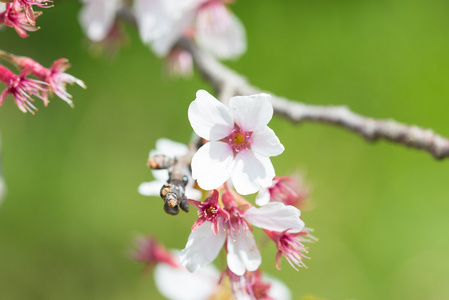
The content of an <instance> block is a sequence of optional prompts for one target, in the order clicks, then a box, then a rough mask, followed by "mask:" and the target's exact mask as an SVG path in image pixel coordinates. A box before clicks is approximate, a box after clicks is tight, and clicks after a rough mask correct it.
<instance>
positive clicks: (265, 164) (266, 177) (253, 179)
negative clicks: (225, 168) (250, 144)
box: [231, 151, 275, 195]
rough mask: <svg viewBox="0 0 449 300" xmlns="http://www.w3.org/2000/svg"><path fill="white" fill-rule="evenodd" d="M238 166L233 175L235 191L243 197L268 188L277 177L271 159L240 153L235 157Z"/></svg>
mask: <svg viewBox="0 0 449 300" xmlns="http://www.w3.org/2000/svg"><path fill="white" fill-rule="evenodd" d="M235 161H236V165H235V169H234V171H233V172H232V174H231V179H232V183H233V184H234V187H235V190H236V191H237V193H239V194H241V195H248V194H253V193H255V192H257V191H258V190H259V189H260V187H268V186H270V185H271V183H272V181H273V177H274V175H275V173H274V168H273V164H272V163H271V161H270V159H269V158H267V157H263V156H260V155H258V154H257V153H254V152H252V151H246V152H244V153H238V154H237V155H236V157H235Z"/></svg>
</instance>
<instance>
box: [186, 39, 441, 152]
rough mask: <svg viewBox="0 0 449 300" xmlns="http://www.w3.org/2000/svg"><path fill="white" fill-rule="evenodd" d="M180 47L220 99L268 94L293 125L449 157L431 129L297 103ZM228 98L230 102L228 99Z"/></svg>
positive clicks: (195, 50)
mask: <svg viewBox="0 0 449 300" xmlns="http://www.w3.org/2000/svg"><path fill="white" fill-rule="evenodd" d="M178 46H179V47H181V48H183V49H185V50H186V51H188V52H190V53H191V55H192V57H193V60H194V62H195V65H196V67H197V69H198V70H199V71H200V72H201V74H202V75H203V77H204V78H205V79H206V80H207V81H209V82H210V83H211V84H212V85H213V86H214V88H215V90H216V92H217V94H218V95H219V99H220V100H222V101H225V102H226V101H227V100H228V99H229V98H228V97H230V96H236V95H250V94H256V93H261V92H265V93H268V94H271V96H272V103H273V108H274V111H275V113H276V114H278V115H280V116H283V117H285V118H287V119H288V120H290V121H291V122H293V123H301V122H306V121H314V122H320V123H327V124H332V125H335V126H338V127H342V128H345V129H348V130H350V131H352V132H354V133H356V134H358V135H360V136H362V137H363V138H365V139H366V140H368V141H376V140H381V139H384V140H388V141H390V142H393V143H397V144H401V145H404V146H407V147H411V148H415V149H420V150H424V151H427V152H428V153H430V154H432V155H433V156H434V157H435V158H437V159H443V158H447V157H449V139H448V138H446V137H444V136H441V135H439V134H437V133H435V132H434V131H433V130H431V129H425V128H422V127H418V126H414V125H407V124H403V123H400V122H397V121H395V120H392V119H374V118H369V117H365V116H362V115H360V114H357V113H355V112H353V111H351V110H350V109H349V108H347V107H345V106H319V105H310V104H305V103H301V102H298V101H293V100H290V99H287V98H284V97H280V96H277V95H275V94H273V93H271V92H267V91H263V90H262V89H259V88H257V87H255V86H253V85H251V84H250V83H249V82H248V81H247V80H246V78H245V77H243V76H242V75H240V74H238V73H237V72H235V71H233V70H231V69H230V68H228V67H227V66H225V65H223V64H221V63H220V62H219V61H217V60H216V59H215V58H213V57H212V56H210V55H208V54H207V53H205V52H203V51H201V50H200V49H198V48H197V47H196V46H195V45H194V44H193V42H192V41H190V40H188V39H185V38H183V39H181V40H180V41H179V43H178ZM225 98H226V99H225Z"/></svg>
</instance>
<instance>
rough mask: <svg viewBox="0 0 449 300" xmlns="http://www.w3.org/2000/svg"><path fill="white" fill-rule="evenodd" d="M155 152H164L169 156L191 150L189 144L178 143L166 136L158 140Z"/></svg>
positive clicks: (179, 154) (180, 154)
mask: <svg viewBox="0 0 449 300" xmlns="http://www.w3.org/2000/svg"><path fill="white" fill-rule="evenodd" d="M156 151H157V153H155V154H164V155H167V156H182V155H184V154H186V153H187V152H188V151H189V148H188V147H187V145H184V144H182V143H178V142H175V141H172V140H169V139H166V138H161V139H158V140H157V141H156Z"/></svg>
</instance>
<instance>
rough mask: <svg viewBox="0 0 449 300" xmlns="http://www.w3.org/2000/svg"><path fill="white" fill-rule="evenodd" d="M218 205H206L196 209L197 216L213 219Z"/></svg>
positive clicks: (216, 214)
mask: <svg viewBox="0 0 449 300" xmlns="http://www.w3.org/2000/svg"><path fill="white" fill-rule="evenodd" d="M218 210H219V207H217V206H216V205H206V206H205V207H202V208H201V209H200V210H198V212H197V213H198V216H199V217H201V216H203V217H204V218H205V219H206V220H208V221H213V220H214V219H215V218H216V217H217V216H218Z"/></svg>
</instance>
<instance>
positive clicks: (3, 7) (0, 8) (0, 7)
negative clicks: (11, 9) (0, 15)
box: [0, 2, 6, 12]
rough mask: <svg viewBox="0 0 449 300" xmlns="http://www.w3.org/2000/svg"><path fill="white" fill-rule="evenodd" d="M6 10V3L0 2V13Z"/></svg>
mask: <svg viewBox="0 0 449 300" xmlns="http://www.w3.org/2000/svg"><path fill="white" fill-rule="evenodd" d="M5 10H6V3H1V2H0V12H4V11H5Z"/></svg>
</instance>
